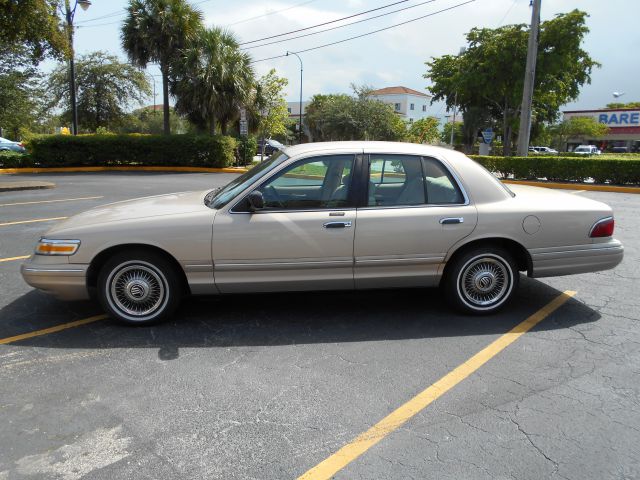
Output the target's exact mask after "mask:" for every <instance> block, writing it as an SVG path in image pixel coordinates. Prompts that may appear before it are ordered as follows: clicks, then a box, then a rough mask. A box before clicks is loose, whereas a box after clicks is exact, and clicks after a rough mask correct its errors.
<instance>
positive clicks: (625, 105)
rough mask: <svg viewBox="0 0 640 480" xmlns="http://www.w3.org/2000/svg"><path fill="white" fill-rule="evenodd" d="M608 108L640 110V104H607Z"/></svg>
mask: <svg viewBox="0 0 640 480" xmlns="http://www.w3.org/2000/svg"><path fill="white" fill-rule="evenodd" d="M607 108H640V102H627V103H620V102H614V103H607Z"/></svg>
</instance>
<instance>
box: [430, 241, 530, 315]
mask: <svg viewBox="0 0 640 480" xmlns="http://www.w3.org/2000/svg"><path fill="white" fill-rule="evenodd" d="M519 280H520V273H519V272H518V266H517V264H516V262H515V261H514V259H513V256H512V255H511V254H510V253H509V252H508V251H506V250H504V249H502V248H499V247H478V248H474V249H472V250H468V251H466V252H464V253H462V254H460V255H456V256H454V258H453V260H451V263H450V264H449V265H448V266H447V269H446V271H445V275H444V278H443V279H442V286H443V288H444V292H445V295H446V297H447V300H448V301H449V303H450V304H451V305H452V306H453V307H454V308H456V309H457V310H460V311H462V312H464V313H470V314H473V315H488V314H491V313H494V312H496V311H498V310H500V309H501V308H502V307H503V306H504V305H506V304H507V303H508V302H509V300H510V299H511V297H512V296H513V294H514V292H515V291H516V290H517V288H518V283H519Z"/></svg>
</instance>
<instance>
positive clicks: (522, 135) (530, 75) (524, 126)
mask: <svg viewBox="0 0 640 480" xmlns="http://www.w3.org/2000/svg"><path fill="white" fill-rule="evenodd" d="M540 3H541V0H532V4H533V11H532V12H531V28H530V29H529V44H528V47H527V67H526V68H527V70H526V73H525V76H524V89H523V91H522V106H521V107H520V129H519V130H518V152H517V155H518V156H519V157H526V156H527V154H528V153H529V137H530V135H531V103H532V102H533V87H534V80H535V77H536V57H537V56H538V31H539V30H540Z"/></svg>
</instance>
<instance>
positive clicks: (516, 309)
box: [0, 277, 600, 360]
mask: <svg viewBox="0 0 640 480" xmlns="http://www.w3.org/2000/svg"><path fill="white" fill-rule="evenodd" d="M560 293H561V292H560V291H558V290H556V289H554V288H552V287H550V286H548V285H546V284H544V283H542V282H539V281H537V280H532V279H529V278H526V277H522V280H521V286H520V289H519V291H518V293H517V294H516V297H515V298H514V299H513V301H512V302H511V303H510V304H509V305H508V306H507V307H506V308H504V309H503V310H502V311H501V312H499V313H497V314H495V315H488V316H480V317H475V316H467V315H462V314H459V313H457V312H455V311H453V310H452V309H450V308H449V307H448V306H447V305H446V304H445V303H444V301H443V299H442V294H441V292H440V290H439V289H397V290H370V291H361V292H318V293H300V292H297V293H286V294H261V295H236V296H224V297H192V298H187V299H186V300H185V302H184V304H183V306H182V307H181V309H180V310H179V311H178V313H177V314H176V319H175V320H173V321H170V322H167V323H164V324H161V325H156V326H149V327H128V326H122V325H119V324H116V323H114V322H112V321H110V320H101V321H98V322H95V323H91V324H88V325H84V326H81V327H78V328H72V329H69V330H65V331H62V332H58V333H54V334H48V335H42V336H37V337H33V338H30V339H26V340H22V341H20V342H19V343H16V345H21V346H23V347H28V346H33V347H48V348H65V349H74V348H78V349H94V348H95V349H107V348H157V349H159V352H158V356H159V358H160V359H162V360H171V359H175V358H177V357H178V356H179V349H180V348H198V347H201V348H219V347H240V346H270V345H294V344H313V343H340V342H363V341H384V340H402V339H420V338H437V337H456V336H469V335H499V334H502V333H505V332H507V331H508V330H510V329H511V328H513V327H514V326H515V325H517V324H518V323H520V322H522V321H523V320H525V319H526V318H527V317H528V316H530V315H531V314H533V313H534V312H536V311H537V310H538V309H540V308H541V307H542V306H544V305H546V304H547V303H548V302H549V301H551V300H552V299H553V298H555V297H556V296H558V295H559V294H560ZM98 313H100V312H99V309H98V307H97V306H96V305H94V304H91V303H89V302H77V303H65V302H60V301H57V300H55V299H52V298H50V297H49V296H47V295H44V294H42V293H40V292H36V291H33V292H30V293H28V294H26V295H23V296H22V297H20V298H19V299H17V300H16V301H14V302H13V303H11V304H9V305H7V306H6V307H4V308H2V309H1V310H0V338H6V337H8V336H11V335H16V334H20V333H25V332H29V331H33V330H38V329H42V328H47V327H51V326H53V325H57V324H60V323H64V322H69V321H73V320H77V319H80V318H84V317H88V316H90V315H95V314H98ZM63 317H65V318H64V319H63ZM599 318H600V314H599V313H598V312H596V311H595V310H593V309H591V308H590V307H588V306H586V305H584V304H583V303H581V302H579V301H577V300H574V299H571V300H569V301H568V302H567V304H566V305H564V306H563V307H562V309H561V310H560V311H559V312H558V313H555V314H553V315H551V317H550V318H548V319H546V320H545V321H543V322H542V323H540V324H539V325H538V326H536V327H535V329H536V330H539V331H540V330H554V329H564V328H568V327H571V326H573V325H576V324H580V323H588V322H594V321H596V320H598V319H599Z"/></svg>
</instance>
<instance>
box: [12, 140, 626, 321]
mask: <svg viewBox="0 0 640 480" xmlns="http://www.w3.org/2000/svg"><path fill="white" fill-rule="evenodd" d="M613 228H614V220H613V212H612V210H611V207H609V206H608V205H606V204H604V203H601V202H597V201H595V200H592V199H589V198H585V197H581V196H580V195H570V194H567V193H563V192H560V191H557V190H550V189H547V188H538V187H529V186H524V185H516V186H510V187H509V188H507V186H506V185H504V184H503V183H501V182H500V181H499V180H498V179H497V178H496V177H494V176H493V175H492V174H491V173H490V172H488V171H487V170H485V169H484V168H483V167H481V166H480V165H479V164H478V163H476V162H474V161H473V160H471V159H470V158H468V157H466V156H465V155H463V154H462V153H460V152H455V151H453V150H447V149H443V148H438V147H432V146H427V145H416V144H408V143H396V142H327V143H307V144H302V145H296V146H292V147H286V148H284V149H283V150H282V151H280V152H278V153H276V154H274V155H273V156H271V158H269V159H268V160H266V161H264V162H262V163H260V164H258V165H257V166H255V167H253V168H252V169H250V170H249V171H248V172H246V173H245V174H244V175H242V176H240V177H237V178H235V179H234V180H232V181H231V183H229V184H228V185H226V186H225V187H224V188H217V189H214V190H209V191H200V192H181V193H172V194H168V195H156V196H152V197H146V198H141V199H136V200H127V201H123V202H117V203H112V204H110V205H104V206H100V207H96V208H94V209H92V210H88V211H86V212H84V213H80V214H78V215H75V216H73V217H70V218H69V219H67V220H65V221H64V222H61V223H59V224H57V225H56V226H55V227H53V228H52V229H51V230H49V231H48V232H47V233H46V234H45V236H44V237H42V238H40V240H39V241H38V243H37V245H36V248H35V254H34V255H32V256H31V257H30V258H29V259H28V260H27V261H26V262H25V263H24V264H23V265H22V275H23V277H24V279H25V280H26V281H27V283H29V284H30V285H32V286H34V287H36V288H40V289H42V290H44V291H46V292H49V293H53V294H56V295H58V296H59V297H61V298H66V299H76V300H77V299H86V298H89V297H90V296H94V297H96V298H97V299H98V300H100V303H101V304H102V306H103V308H104V309H105V310H106V311H107V312H108V313H109V315H111V317H113V318H115V319H118V320H120V321H122V322H125V323H130V324H138V325H140V324H149V323H153V322H157V321H160V320H166V319H167V318H170V317H171V315H172V313H173V312H174V311H175V309H176V308H177V307H178V304H179V303H180V299H181V297H183V296H184V295H188V294H193V295H216V294H242V293H255V292H283V291H303V290H354V289H355V290H360V289H369V288H393V287H419V288H422V287H435V286H438V285H439V286H441V287H442V289H443V291H444V293H445V296H446V297H447V298H448V300H449V301H450V303H451V304H452V305H453V306H455V307H456V308H458V309H460V310H463V311H464V312H467V313H471V314H488V313H493V312H495V311H496V310H498V309H499V308H501V307H502V306H504V305H505V304H506V303H507V302H508V301H509V299H510V298H511V297H512V296H513V293H514V292H515V291H516V289H517V286H518V281H519V279H520V272H526V273H527V274H528V275H529V276H530V277H534V278H538V277H550V276H555V275H569V274H574V273H584V272H596V271H599V270H607V269H610V268H614V267H615V266H616V265H618V264H619V263H620V262H621V261H622V257H623V252H624V249H623V246H622V244H621V243H620V242H619V241H618V240H616V239H614V238H613ZM429 307H430V306H429V305H428V304H425V309H428V308H429ZM336 308H340V306H339V305H337V306H336ZM213 315H215V312H214V313H213Z"/></svg>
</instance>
